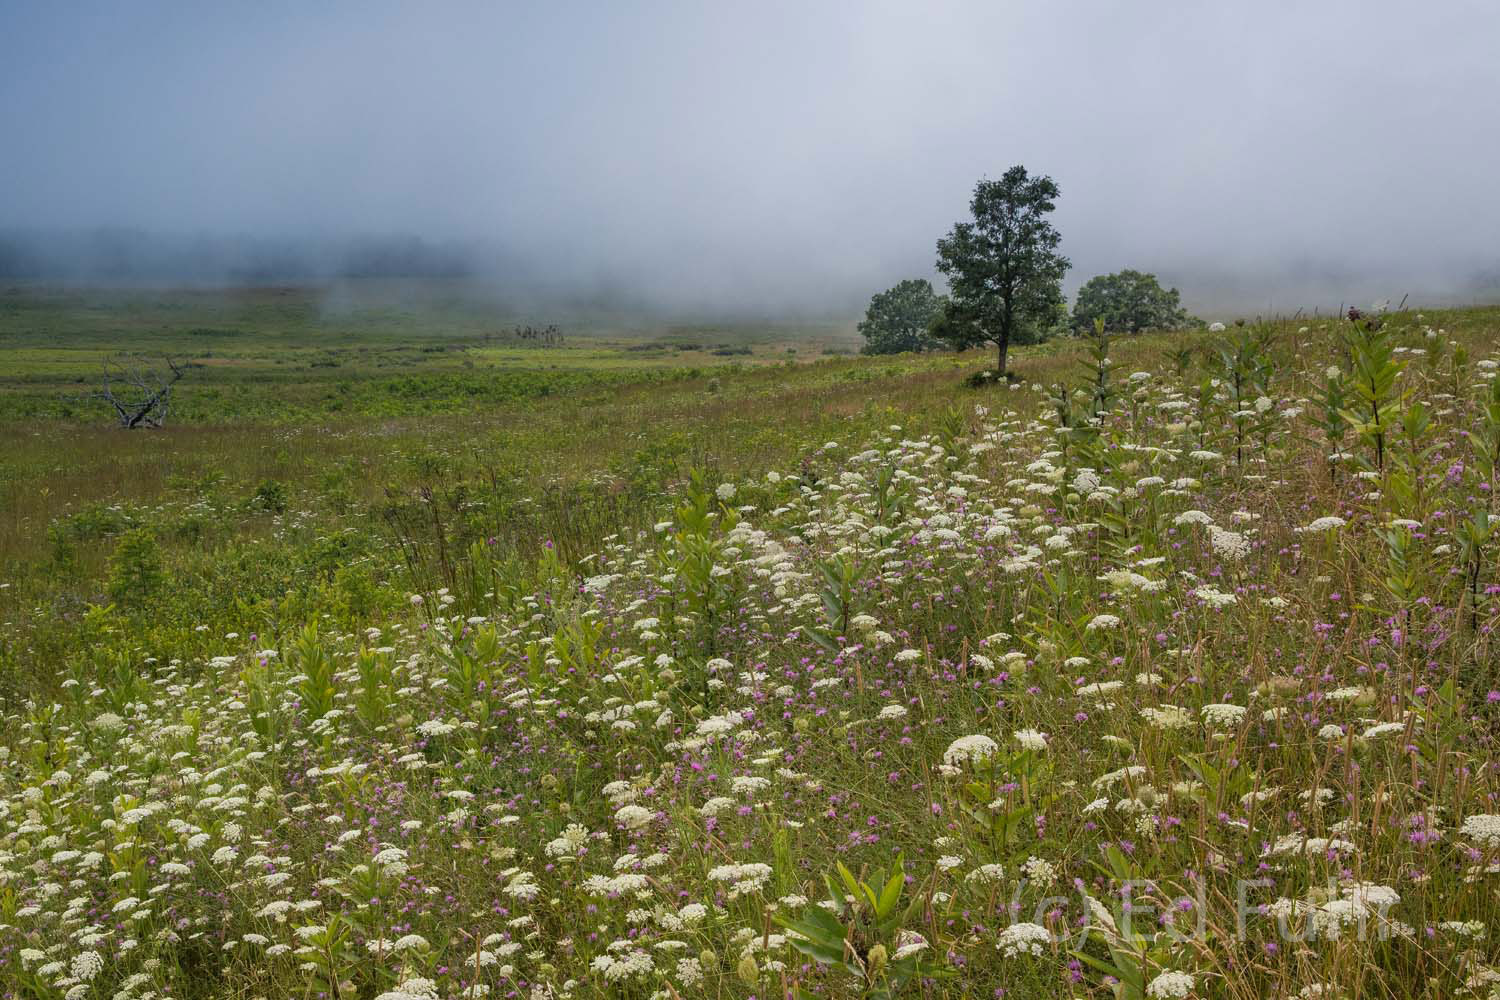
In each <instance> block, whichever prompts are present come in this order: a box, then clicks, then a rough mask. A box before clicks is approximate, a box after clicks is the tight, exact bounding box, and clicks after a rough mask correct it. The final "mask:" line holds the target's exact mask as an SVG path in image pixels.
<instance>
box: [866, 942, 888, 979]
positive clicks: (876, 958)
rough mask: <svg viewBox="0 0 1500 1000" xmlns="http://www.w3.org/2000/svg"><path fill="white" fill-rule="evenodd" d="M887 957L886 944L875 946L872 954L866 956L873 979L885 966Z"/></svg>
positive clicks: (871, 951) (871, 950)
mask: <svg viewBox="0 0 1500 1000" xmlns="http://www.w3.org/2000/svg"><path fill="white" fill-rule="evenodd" d="M886 958H887V954H886V950H885V945H883V944H877V945H876V946H875V947H873V948H871V949H870V954H869V955H868V956H867V958H866V965H867V966H868V968H869V970H870V978H871V979H874V978H875V977H876V976H878V975H880V972H881V970H882V969H884V968H885V962H886Z"/></svg>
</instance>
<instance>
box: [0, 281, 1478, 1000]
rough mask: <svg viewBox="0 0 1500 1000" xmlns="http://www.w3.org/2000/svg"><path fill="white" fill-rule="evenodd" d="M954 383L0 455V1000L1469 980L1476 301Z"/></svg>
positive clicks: (631, 386)
mask: <svg viewBox="0 0 1500 1000" xmlns="http://www.w3.org/2000/svg"><path fill="white" fill-rule="evenodd" d="M621 353H622V356H624V354H623V351H622V352H621ZM984 360H985V359H984V358H981V357H978V356H959V357H957V358H954V357H952V356H939V357H909V358H902V359H898V360H894V361H893V360H888V359H883V360H875V359H848V360H841V359H833V360H824V361H819V362H816V363H810V364H799V365H795V366H786V365H783V364H780V363H778V364H776V365H767V366H762V367H760V368H732V369H731V368H723V369H719V368H711V369H705V370H703V371H700V372H695V373H690V374H683V375H681V376H680V377H679V376H674V377H673V378H671V379H666V380H662V379H660V378H658V377H656V376H651V377H650V378H649V379H648V378H647V377H645V376H642V377H641V378H640V379H637V380H635V381H632V376H631V375H630V374H629V373H630V371H632V370H633V369H632V368H630V367H629V366H623V371H624V374H622V375H620V376H619V378H618V384H616V383H615V382H610V383H608V384H604V383H598V382H589V383H588V384H586V385H573V386H559V387H558V388H557V390H556V391H555V392H552V393H549V394H547V396H546V398H545V399H543V398H535V399H529V400H527V401H525V402H524V404H518V403H516V402H515V401H514V400H509V399H496V400H489V399H486V400H482V401H480V402H476V403H475V407H476V408H475V409H474V410H473V412H468V413H459V414H457V415H453V414H447V415H438V416H433V417H430V418H426V417H423V418H416V417H411V418H407V422H406V423H402V424H399V425H397V426H393V427H386V428H384V429H372V428H371V427H369V426H357V425H355V424H351V423H342V422H340V421H341V420H342V419H343V418H342V417H339V416H338V415H337V414H331V413H327V412H324V413H320V414H317V415H315V416H308V415H304V416H303V417H301V418H299V419H301V420H302V421H303V424H302V425H299V424H297V423H295V422H291V423H286V424H276V423H266V424H257V425H255V426H254V427H252V428H249V429H239V430H225V431H218V430H214V429H213V428H212V427H211V426H208V424H209V423H211V422H209V421H197V420H196V419H195V420H194V421H190V422H189V423H188V425H187V426H184V427H182V428H180V429H178V430H170V429H169V430H168V431H165V432H162V434H161V435H160V436H157V437H155V438H152V439H151V440H146V439H147V438H148V437H150V436H149V435H139V436H134V437H132V438H131V440H129V441H125V442H122V443H119V444H118V445H117V447H119V448H124V449H135V451H128V450H127V452H126V453H125V455H126V458H125V459H120V458H117V457H112V456H115V455H117V454H118V453H115V452H113V451H109V450H108V449H112V448H114V447H116V445H113V444H109V443H108V441H113V440H118V438H119V437H120V434H119V433H118V432H116V437H115V438H114V439H104V438H101V437H99V435H102V434H103V433H104V432H103V431H100V430H97V429H96V430H93V431H85V430H84V429H83V428H81V427H80V426H79V425H76V424H73V423H70V422H68V421H70V420H72V419H74V418H73V417H70V416H67V415H55V416H50V417H48V418H47V420H49V421H53V423H45V422H44V423H43V424H42V425H36V426H32V425H26V426H25V427H24V429H23V427H22V425H19V424H8V425H7V433H9V434H13V435H14V438H15V439H16V440H17V441H21V442H22V443H21V444H19V445H18V447H19V448H23V449H24V448H28V447H29V448H32V449H33V450H32V451H30V452H27V454H29V455H31V456H32V457H33V458H34V459H35V460H36V464H37V466H38V467H45V468H46V469H47V470H48V471H47V474H46V477H52V478H51V479H48V478H46V477H36V476H33V477H31V478H28V474H27V472H26V469H25V468H22V467H21V465H20V464H19V462H17V461H15V460H13V459H12V460H7V461H8V462H9V464H7V465H6V466H5V468H6V469H8V470H9V472H8V475H9V479H8V481H7V482H6V484H5V488H6V492H5V493H4V494H0V495H3V496H4V497H5V503H6V505H7V506H8V507H10V513H9V515H8V516H9V520H8V522H7V523H6V524H4V525H0V527H3V528H4V529H5V532H6V534H4V535H0V541H3V542H4V544H5V546H6V547H5V548H4V549H3V551H5V552H7V553H9V554H8V556H7V558H6V561H5V564H4V573H3V576H4V579H3V580H0V585H3V586H4V587H5V588H6V590H4V591H0V614H3V616H4V617H5V619H6V621H5V622H4V633H3V638H0V668H3V676H0V690H3V697H4V701H3V712H4V717H3V728H4V735H5V739H4V741H3V742H4V745H3V747H0V755H3V757H0V993H3V994H4V995H6V996H16V997H45V998H53V997H69V998H81V997H96V996H97V997H113V998H118V1000H148V998H162V997H171V998H183V1000H186V998H192V997H243V998H250V997H267V998H274V997H294V996H295V997H317V998H330V997H335V998H346V1000H348V998H356V997H358V998H373V997H384V998H387V1000H399V998H406V997H412V998H461V997H463V998H467V997H483V996H490V997H523V998H563V997H579V998H583V997H636V998H672V1000H676V998H689V997H715V998H719V997H723V998H731V997H732V998H746V997H752V996H753V997H759V998H768V997H769V998H774V997H783V996H797V997H825V998H838V997H897V996H906V997H973V998H992V997H1011V998H1030V997H1056V998H1068V997H1078V998H1084V997H1095V998H1116V1000H1127V998H1150V1000H1161V998H1177V997H1201V998H1242V1000H1250V998H1260V997H1301V998H1318V1000H1331V998H1336V997H1342V998H1348V1000H1358V998H1381V997H1390V998H1409V997H1424V998H1439V997H1444V998H1446V997H1451V996H1475V997H1487V996H1494V995H1496V994H1497V989H1500V949H1497V946H1496V935H1497V933H1500V928H1497V927H1496V926H1495V924H1496V921H1497V919H1500V801H1497V792H1500V773H1497V770H1496V766H1495V755H1494V750H1495V737H1496V733H1497V725H1500V676H1497V675H1500V666H1497V661H1496V657H1495V654H1494V652H1493V649H1492V628H1493V625H1494V621H1495V616H1496V605H1495V602H1494V593H1495V592H1496V591H1497V589H1500V573H1497V570H1496V553H1497V551H1500V538H1497V537H1496V533H1495V531H1494V527H1495V523H1496V522H1495V520H1494V519H1493V516H1492V515H1493V512H1492V507H1493V505H1494V499H1493V497H1492V493H1493V489H1492V486H1493V484H1494V483H1495V481H1496V479H1497V475H1500V468H1497V466H1500V378H1497V372H1500V312H1497V311H1495V310H1469V311H1445V312H1437V311H1427V312H1425V313H1423V312H1417V311H1415V310H1413V311H1407V312H1399V313H1393V314H1387V315H1381V316H1373V317H1371V316H1357V317H1355V318H1348V317H1338V318H1322V319H1318V320H1313V321H1291V322H1278V323H1270V324H1253V323H1252V324H1245V325H1231V326H1230V327H1229V328H1228V329H1226V330H1223V331H1219V332H1208V331H1203V332H1197V333H1186V334H1174V335H1152V336H1142V337H1133V338H1129V339H1121V340H1116V341H1114V342H1110V341H1109V340H1108V339H1107V338H1103V337H1100V338H1095V339H1084V340H1079V341H1066V342H1062V343H1059V344H1056V345H1052V346H1048V347H1042V348H1038V349H1035V350H1033V351H1030V352H1025V353H1023V354H1022V355H1021V357H1020V358H1019V359H1018V360H1017V362H1016V364H1017V368H1018V370H1019V373H1020V375H1021V380H1020V381H1019V382H1016V383H1014V384H1010V385H1003V384H1002V385H995V384H993V383H992V382H991V383H986V382H985V381H984V380H982V379H978V380H973V381H975V382H976V383H978V384H977V387H971V386H970V384H969V382H970V380H969V379H968V378H967V376H969V375H970V374H971V373H972V372H976V371H978V370H979V368H980V366H981V365H982V364H983V362H984ZM423 419H430V420H431V421H432V422H431V423H430V424H429V425H428V426H425V427H424V426H422V425H421V420H423ZM610 421H614V422H613V423H610ZM658 423H660V424H661V426H658V425H657V424H658ZM622 424H623V425H625V426H627V427H628V433H627V432H626V431H622V430H621V425H622ZM595 427H598V428H600V429H599V430H598V432H597V434H596V433H595V431H593V430H592V428H595ZM674 427H675V428H677V429H676V430H675V431H674V430H673V428H674ZM673 433H676V434H679V435H686V436H685V437H672V436H671V435H672V434H673ZM218 434H224V435H240V436H238V437H233V436H231V437H215V436H214V435H218ZM32 435H35V436H37V437H34V438H29V439H30V440H33V442H36V441H40V442H48V443H49V444H48V445H47V450H48V451H50V452H51V453H52V454H53V457H54V459H55V461H56V465H55V466H54V465H48V464H47V462H46V461H43V459H42V458H41V445H38V444H35V443H33V444H30V445H28V444H26V443H25V442H24V441H22V439H23V438H28V436H32ZM174 435H175V436H174ZM549 435H550V437H549ZM137 437H138V438H139V439H140V440H137V439H136V438H137ZM226 441H229V442H231V444H226V443H225V442H226ZM72 442H76V443H72ZM101 442H104V443H101ZM549 442H550V444H549ZM549 447H550V448H551V449H553V450H554V451H555V452H556V453H557V454H558V455H559V456H565V457H560V458H559V459H557V460H556V461H555V462H553V463H552V464H551V465H550V466H549V465H548V449H549ZM72 448H76V449H77V451H76V453H75V457H73V458H72V459H71V460H70V459H69V458H68V455H69V454H70V452H69V450H68V449H72ZM193 449H197V450H196V451H194V450H193ZM278 453H280V454H278ZM231 455H233V456H237V457H231ZM247 455H250V456H253V457H245V456H247ZM132 456H133V457H132ZM266 456H270V457H266ZM112 462H124V463H126V464H123V465H120V466H118V468H129V469H131V470H134V471H133V472H132V473H131V474H130V475H129V476H125V477H122V478H121V479H120V480H119V481H117V482H115V483H114V484H113V486H112V487H111V490H112V492H110V493H108V494H107V495H105V494H104V493H103V491H101V490H99V489H97V488H96V487H90V486H88V485H87V484H83V483H80V482H78V481H77V480H73V479H68V478H66V476H67V475H68V470H67V469H65V468H64V466H67V465H70V464H72V465H77V464H79V463H82V464H83V465H85V466H87V467H90V468H110V467H116V466H112V465H111V463H112ZM89 463H94V464H92V465H90V464H89ZM506 463H509V464H506ZM267 464H269V465H272V466H274V468H275V469H276V470H279V473H278V474H277V475H274V476H273V475H271V474H269V473H267V472H266V471H265V469H266V467H267ZM226 469H227V470H231V471H229V472H226V471H225V470H226ZM486 470H488V472H487V471H486ZM497 470H500V471H498V472H497ZM331 473H336V474H331ZM61 483H67V484H68V486H67V487H66V488H65V489H64V488H63V487H61V486H60V485H59V484H61ZM90 489H93V490H94V491H93V492H90Z"/></svg>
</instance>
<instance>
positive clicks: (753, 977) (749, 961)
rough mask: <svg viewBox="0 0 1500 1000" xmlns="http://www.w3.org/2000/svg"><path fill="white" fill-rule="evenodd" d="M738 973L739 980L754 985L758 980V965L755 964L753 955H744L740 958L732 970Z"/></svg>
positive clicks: (747, 984)
mask: <svg viewBox="0 0 1500 1000" xmlns="http://www.w3.org/2000/svg"><path fill="white" fill-rule="evenodd" d="M734 971H735V972H736V973H738V974H739V977H740V982H742V983H744V984H745V985H746V986H754V985H755V984H756V983H758V982H760V967H759V966H757V965H756V964H755V956H753V955H746V956H745V957H744V958H741V959H740V964H739V965H738V966H736V967H735V970H734Z"/></svg>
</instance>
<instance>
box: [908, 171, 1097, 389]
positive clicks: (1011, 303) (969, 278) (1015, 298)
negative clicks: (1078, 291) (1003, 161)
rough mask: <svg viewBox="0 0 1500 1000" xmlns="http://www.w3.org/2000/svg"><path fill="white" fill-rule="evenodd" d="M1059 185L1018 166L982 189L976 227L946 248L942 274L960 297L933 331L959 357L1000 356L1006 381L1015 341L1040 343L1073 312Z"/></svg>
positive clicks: (961, 229) (959, 230)
mask: <svg viewBox="0 0 1500 1000" xmlns="http://www.w3.org/2000/svg"><path fill="white" fill-rule="evenodd" d="M1057 194H1058V191H1057V184H1056V183H1054V182H1053V180H1052V178H1050V177H1047V176H1045V175H1043V176H1037V177H1032V176H1030V175H1028V174H1027V173H1026V168H1025V167H1023V166H1019V165H1017V166H1014V167H1011V168H1010V169H1009V170H1007V171H1006V172H1005V175H1004V176H1003V177H1001V178H1000V179H999V180H998V181H989V180H982V181H980V182H979V183H978V184H977V185H975V187H974V197H973V200H971V201H970V202H969V209H970V211H971V212H972V213H973V215H974V221H972V222H960V223H957V224H956V225H954V227H953V229H952V230H951V231H950V232H949V233H948V235H947V236H945V237H943V238H942V239H940V240H938V245H937V252H938V259H937V268H938V270H939V271H941V272H942V273H943V274H944V275H946V276H947V278H948V285H949V289H950V291H951V292H952V295H951V297H950V299H949V304H948V307H947V308H946V309H945V310H944V311H943V314H942V315H941V316H939V317H938V320H937V321H936V322H935V324H934V325H933V328H932V333H933V335H934V336H937V337H941V338H942V339H944V340H947V341H949V342H950V343H952V344H953V346H954V347H955V348H957V349H959V350H962V349H963V348H965V347H972V346H975V345H978V344H983V343H993V344H995V346H996V347H997V348H998V349H999V374H1000V375H1002V376H1003V375H1006V374H1008V371H1009V369H1008V368H1007V367H1006V354H1007V353H1008V352H1009V351H1010V345H1011V341H1012V340H1016V341H1017V342H1022V341H1025V340H1029V339H1032V338H1038V339H1039V338H1040V337H1041V336H1042V334H1043V332H1044V331H1045V329H1046V328H1047V327H1049V326H1050V325H1051V324H1052V323H1053V322H1055V320H1056V318H1057V315H1058V311H1059V309H1062V310H1066V308H1067V303H1066V300H1065V299H1064V298H1063V293H1062V278H1063V275H1064V274H1066V273H1067V270H1068V267H1069V262H1068V258H1066V257H1064V256H1062V255H1061V254H1059V253H1058V252H1057V244H1058V243H1059V241H1060V240H1061V239H1062V237H1061V236H1060V235H1059V234H1058V232H1057V230H1056V228H1054V227H1053V225H1052V223H1051V222H1050V221H1048V219H1047V216H1048V215H1049V214H1050V213H1051V212H1052V210H1053V208H1055V207H1056V205H1055V204H1054V202H1055V200H1056V198H1057Z"/></svg>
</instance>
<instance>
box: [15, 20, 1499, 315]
mask: <svg viewBox="0 0 1500 1000" xmlns="http://www.w3.org/2000/svg"><path fill="white" fill-rule="evenodd" d="M1497 42H1500V4H1496V3H1494V2H1492V0H1475V2H1463V0H1429V2H1422V3H1416V2H1408V3H1394V2H1384V0H1349V2H1320V0H1302V2H1285V3H1281V2H1275V0H1257V2H1255V3H1243V2H1236V3H1228V2H1225V3H1217V2H1210V0H1183V2H1180V3H1168V2H1154V0H1135V2H1117V3H1104V2H1067V0H1037V2H1029V3H1005V2H1000V0H989V2H973V3H968V2H940V0H938V2H935V0H903V2H891V3H883V2H854V0H851V2H847V3H817V2H808V0H798V2H788V3H779V2H766V0H756V2H750V3H734V4H730V3H719V2H705V0H689V2H682V3H626V2H614V0H610V2H605V0H600V2H598V3H592V4H582V3H568V2H558V0H547V2H545V3H530V4H510V3H497V2H491V3H475V4H472V5H471V4H461V3H449V4H443V3H377V2H374V0H360V2H357V3H354V2H351V3H335V2H329V3H300V2H299V3H269V2H257V3H238V4H237V3H229V4H220V3H201V2H191V3H189V2H184V3H179V4H167V3H155V2H150V0H132V2H129V3H114V2H112V3H100V4H88V3H81V2H66V3H39V2H27V0H0V137H3V140H0V228H7V229H11V230H15V229H28V230H41V231H55V230H85V229H90V228H93V227H98V226H123V227H133V228H139V229H143V230H146V231H149V232H153V233H166V234H176V235H201V234H209V235H231V234H235V235H239V234H243V235H246V236H250V237H255V238H264V239H296V240H304V239H306V240H322V241H326V240H338V239H344V238H348V237H357V236H370V235H377V236H383V235H388V234H412V235H417V236H420V237H422V238H424V239H428V240H433V241H461V242H464V243H466V244H479V245H484V246H487V247H492V248H503V249H505V250H507V251H508V252H510V253H511V254H520V255H522V256H523V257H524V259H525V260H526V261H528V262H529V265H530V267H531V268H532V269H533V273H534V274H536V275H541V274H545V275H547V276H548V277H549V278H550V279H552V281H553V283H554V284H559V285H560V284H565V283H570V282H577V283H580V284H589V283H598V282H608V283H610V284H612V285H614V286H617V287H629V288H631V289H632V290H633V291H635V292H637V293H639V294H641V295H644V296H647V297H654V298H658V299H662V300H668V301H678V302H687V303H706V304H712V303H724V304H728V305H742V304H744V303H747V302H767V303H777V302H784V303H786V304H787V306H788V307H789V308H797V307H802V306H805V305H808V304H816V303H819V302H828V303H834V304H841V303H847V302H851V301H861V300H863V299H864V298H866V297H867V296H868V295H869V293H870V292H871V291H873V290H875V289H876V288H878V287H881V286H883V285H884V284H888V283H890V282H892V281H894V280H896V279H898V278H901V277H905V276H930V275H932V274H933V271H932V258H933V245H934V242H935V241H936V239H937V238H938V237H939V236H940V235H942V233H943V232H944V231H945V230H946V229H947V228H948V227H949V226H950V225H951V224H952V223H953V222H954V221H955V220H956V219H958V218H959V217H961V216H962V215H963V214H964V213H965V211H966V208H967V202H968V197H969V194H970V191H971V189H972V187H973V184H974V182H975V180H976V179H978V178H979V177H981V176H985V175H988V176H991V177H994V176H998V175H999V174H1000V173H1002V172H1003V171H1004V170H1005V169H1006V168H1007V167H1009V166H1010V165H1011V164H1013V163H1024V164H1025V165H1026V166H1027V167H1028V168H1029V169H1031V170H1033V171H1036V172H1043V173H1047V174H1050V175H1051V176H1052V177H1053V178H1054V179H1055V180H1056V181H1057V183H1058V184H1059V185H1060V187H1061V189H1062V197H1061V199H1060V201H1059V206H1058V212H1057V224H1058V226H1059V228H1060V229H1061V231H1062V233H1063V249H1064V251H1065V252H1066V253H1068V254H1069V255H1071V256H1072V258H1073V260H1074V262H1075V269H1074V272H1073V274H1072V275H1070V285H1074V284H1076V283H1077V281H1078V280H1080V279H1082V278H1084V277H1087V276H1089V275H1091V274H1095V273H1099V272H1102V271H1108V270H1115V269H1118V268H1120V267H1137V268H1140V269H1143V270H1156V271H1158V272H1159V273H1162V274H1163V275H1164V276H1165V277H1167V278H1169V279H1173V280H1178V281H1181V282H1182V283H1183V285H1184V291H1185V292H1186V293H1187V295H1188V297H1189V299H1190V301H1195V302H1198V303H1203V302H1204V301H1205V299H1206V298H1208V297H1210V296H1211V294H1217V293H1213V292H1211V290H1212V289H1214V288H1216V287H1218V286H1217V285H1216V282H1217V283H1223V286H1224V288H1226V289H1229V288H1231V287H1232V288H1233V289H1234V290H1235V294H1238V295H1241V296H1247V297H1248V301H1250V302H1251V303H1253V304H1255V305H1257V306H1260V305H1264V306H1266V307H1270V308H1281V307H1288V306H1294V305H1297V304H1303V303H1302V302H1297V301H1294V300H1296V299H1297V298H1298V297H1303V298H1308V297H1312V296H1314V295H1319V296H1328V297H1331V298H1332V299H1338V298H1342V297H1345V296H1346V295H1347V296H1350V297H1352V296H1355V295H1357V294H1366V293H1367V292H1368V291H1369V290H1371V289H1374V290H1377V291H1384V292H1386V293H1388V294H1391V295H1392V296H1393V297H1399V295H1400V294H1401V293H1402V292H1403V291H1411V290H1417V291H1430V292H1433V293H1437V292H1441V291H1451V292H1454V293H1455V294H1460V295H1462V294H1466V293H1467V291H1468V290H1469V289H1470V288H1471V287H1472V286H1471V283H1472V282H1473V280H1474V279H1475V277H1476V275H1480V274H1484V273H1490V274H1493V273H1495V272H1497V271H1500V241H1497V234H1500V195H1497V192H1496V178H1497V177H1500V52H1497V49H1496V45H1497ZM1193 283H1196V287H1195V286H1194V284H1193ZM1225 294H1226V295H1227V294H1228V292H1225ZM1306 304H1319V303H1314V302H1310V303H1306ZM1326 304H1332V305H1336V304H1337V302H1336V301H1335V302H1330V303H1326Z"/></svg>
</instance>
